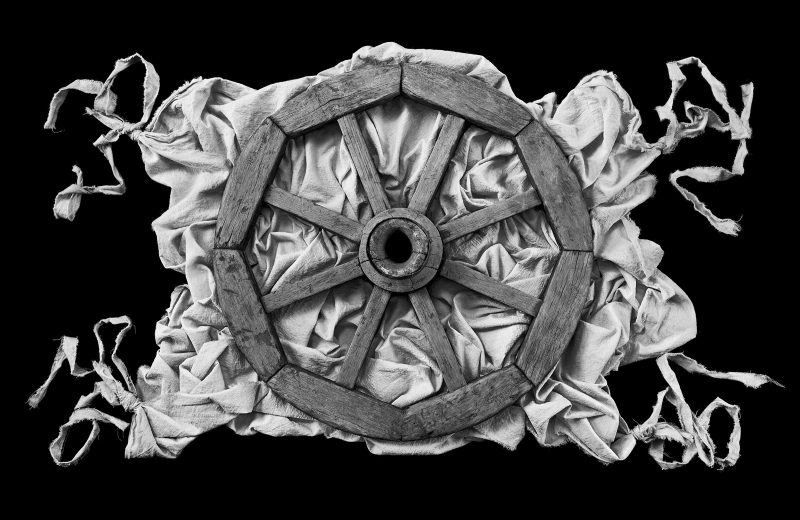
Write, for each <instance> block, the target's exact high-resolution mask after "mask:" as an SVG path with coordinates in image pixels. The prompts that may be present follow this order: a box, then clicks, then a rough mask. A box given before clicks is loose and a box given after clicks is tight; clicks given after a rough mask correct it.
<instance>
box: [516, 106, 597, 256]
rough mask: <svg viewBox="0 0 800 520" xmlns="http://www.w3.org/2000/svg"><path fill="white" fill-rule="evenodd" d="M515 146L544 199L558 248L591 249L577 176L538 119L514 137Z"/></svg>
mask: <svg viewBox="0 0 800 520" xmlns="http://www.w3.org/2000/svg"><path fill="white" fill-rule="evenodd" d="M515 140H516V143H517V150H518V152H519V156H520V159H521V160H522V163H523V165H524V166H525V169H526V170H528V173H529V174H530V176H531V180H532V181H533V184H534V185H535V186H536V189H537V190H539V195H540V196H541V197H542V201H543V202H544V207H545V210H546V211H547V214H548V216H549V217H550V221H551V222H552V224H553V232H554V233H555V235H556V239H557V240H558V243H559V244H560V245H561V249H566V250H573V251H592V250H593V248H592V226H591V223H590V221H589V211H588V210H587V209H586V203H585V202H584V201H583V195H582V194H581V188H580V185H579V184H578V179H577V178H576V177H575V173H573V171H572V169H570V167H569V164H567V160H566V158H565V157H564V154H563V153H562V152H561V149H560V148H559V147H558V145H557V144H556V142H555V141H554V140H553V138H552V137H551V136H550V134H548V133H547V130H545V129H544V128H543V127H542V125H541V124H540V123H539V122H538V121H531V123H530V124H529V125H528V126H526V127H525V129H523V130H522V131H521V132H520V133H519V134H518V135H517V136H516V138H515Z"/></svg>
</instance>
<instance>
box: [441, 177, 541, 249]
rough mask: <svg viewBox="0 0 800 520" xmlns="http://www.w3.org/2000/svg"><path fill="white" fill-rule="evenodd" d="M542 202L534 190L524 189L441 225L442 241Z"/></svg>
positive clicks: (465, 233)
mask: <svg viewBox="0 0 800 520" xmlns="http://www.w3.org/2000/svg"><path fill="white" fill-rule="evenodd" d="M541 203H542V201H541V200H540V199H539V196H538V195H537V194H536V192H535V191H534V190H528V191H524V192H522V193H518V194H516V195H514V196H512V197H509V198H507V199H503V200H500V201H498V202H495V203H494V204H492V205H491V206H488V207H486V208H483V209H479V210H478V211H475V212H474V213H470V214H468V215H464V216H463V217H457V218H455V219H453V220H451V221H450V222H448V223H447V224H444V225H442V226H439V232H440V233H441V234H442V242H444V243H447V242H451V241H453V240H455V239H456V238H459V237H463V236H464V235H469V234H470V233H474V232H475V231H477V230H479V229H481V228H484V227H486V226H488V225H490V224H494V223H495V222H500V221H501V220H504V219H507V218H508V217H511V216H514V215H516V214H517V213H522V212H523V211H526V210H529V209H531V208H535V207H536V206H538V205H539V204H541Z"/></svg>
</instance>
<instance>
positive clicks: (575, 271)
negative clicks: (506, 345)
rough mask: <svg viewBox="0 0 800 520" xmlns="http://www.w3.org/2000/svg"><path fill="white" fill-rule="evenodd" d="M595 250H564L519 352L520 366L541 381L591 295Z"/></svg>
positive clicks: (529, 375)
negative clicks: (591, 276) (593, 252)
mask: <svg viewBox="0 0 800 520" xmlns="http://www.w3.org/2000/svg"><path fill="white" fill-rule="evenodd" d="M592 259H593V257H592V253H588V252H583V251H562V252H561V257H560V258H559V259H558V264H556V268H555V270H554V271H553V274H552V275H550V281H549V283H548V284H547V290H546V291H545V296H544V302H543V303H542V307H541V309H540V310H539V314H538V315H537V316H536V319H535V320H534V321H533V323H532V324H531V326H530V327H528V333H527V334H526V336H525V340H524V341H523V343H522V347H521V348H520V351H519V353H518V354H517V361H516V363H517V366H518V367H519V368H520V369H521V370H522V371H523V372H525V375H527V376H528V379H530V380H531V382H532V383H533V384H534V385H537V386H538V385H539V383H541V382H542V380H543V379H544V378H545V377H546V376H547V374H548V373H549V372H550V370H552V368H553V366H555V364H556V363H557V362H558V360H559V358H560V357H561V354H562V353H563V352H564V349H565V348H567V344H568V343H569V341H570V339H572V335H573V334H574V333H575V328H576V326H577V324H578V318H579V317H580V313H581V310H583V306H584V305H585V304H586V301H587V299H588V297H589V295H588V288H589V276H590V274H591V272H592Z"/></svg>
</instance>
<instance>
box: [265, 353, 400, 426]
mask: <svg viewBox="0 0 800 520" xmlns="http://www.w3.org/2000/svg"><path fill="white" fill-rule="evenodd" d="M267 384H268V385H269V387H270V388H272V389H273V390H274V391H275V392H277V393H278V394H279V395H280V396H281V397H283V398H284V399H286V400H287V401H289V402H290V403H292V404H293V405H294V406H296V407H297V408H299V409H300V410H302V411H303V412H305V413H307V414H308V415H310V416H312V417H314V418H316V419H319V420H320V421H322V422H324V423H327V424H329V425H331V426H333V427H334V428H338V429H340V430H345V431H349V432H352V433H355V434H357V435H363V436H365V437H372V438H376V439H399V438H401V437H402V430H401V427H402V418H403V412H402V410H400V409H399V408H395V407H394V406H392V405H390V404H388V403H384V402H381V401H378V400H377V399H375V398H372V397H369V396H367V395H365V394H362V393H360V392H356V391H353V390H349V389H347V388H343V387H341V386H339V385H337V384H336V383H333V382H331V381H328V380H327V379H324V378H322V377H320V376H318V375H316V374H312V373H310V372H307V371H305V370H303V369H300V368H297V367H295V366H292V365H285V366H284V367H283V368H282V369H281V370H280V371H279V372H278V373H277V374H275V375H274V376H273V377H272V379H270V380H269V382H268V383H267Z"/></svg>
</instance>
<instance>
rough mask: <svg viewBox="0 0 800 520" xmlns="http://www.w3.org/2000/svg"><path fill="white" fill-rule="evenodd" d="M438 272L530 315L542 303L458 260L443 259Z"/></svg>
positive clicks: (534, 312)
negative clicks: (443, 261)
mask: <svg viewBox="0 0 800 520" xmlns="http://www.w3.org/2000/svg"><path fill="white" fill-rule="evenodd" d="M439 274H440V275H442V276H443V277H445V278H447V279H448V280H452V281H454V282H456V283H457V284H460V285H463V286H464V287H467V288H469V289H472V290H473V291H475V292H478V293H480V294H483V295H484V296H488V297H489V298H491V299H493V300H496V301H498V302H500V303H502V304H505V305H508V306H509V307H513V308H514V309H517V310H518V311H521V312H524V313H525V314H529V315H531V316H535V315H536V313H537V312H538V311H539V307H541V305H542V300H541V299H539V298H537V297H535V296H531V295H530V294H528V293H526V292H523V291H520V290H519V289H515V288H513V287H511V286H510V285H506V284H504V283H500V282H498V281H497V280H495V279H494V278H492V277H491V276H486V275H485V274H483V273H481V272H479V271H476V270H475V269H472V268H470V267H467V266H466V265H464V264H461V263H458V262H452V261H450V260H447V261H445V263H444V265H443V266H442V270H441V272H440V273H439Z"/></svg>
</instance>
